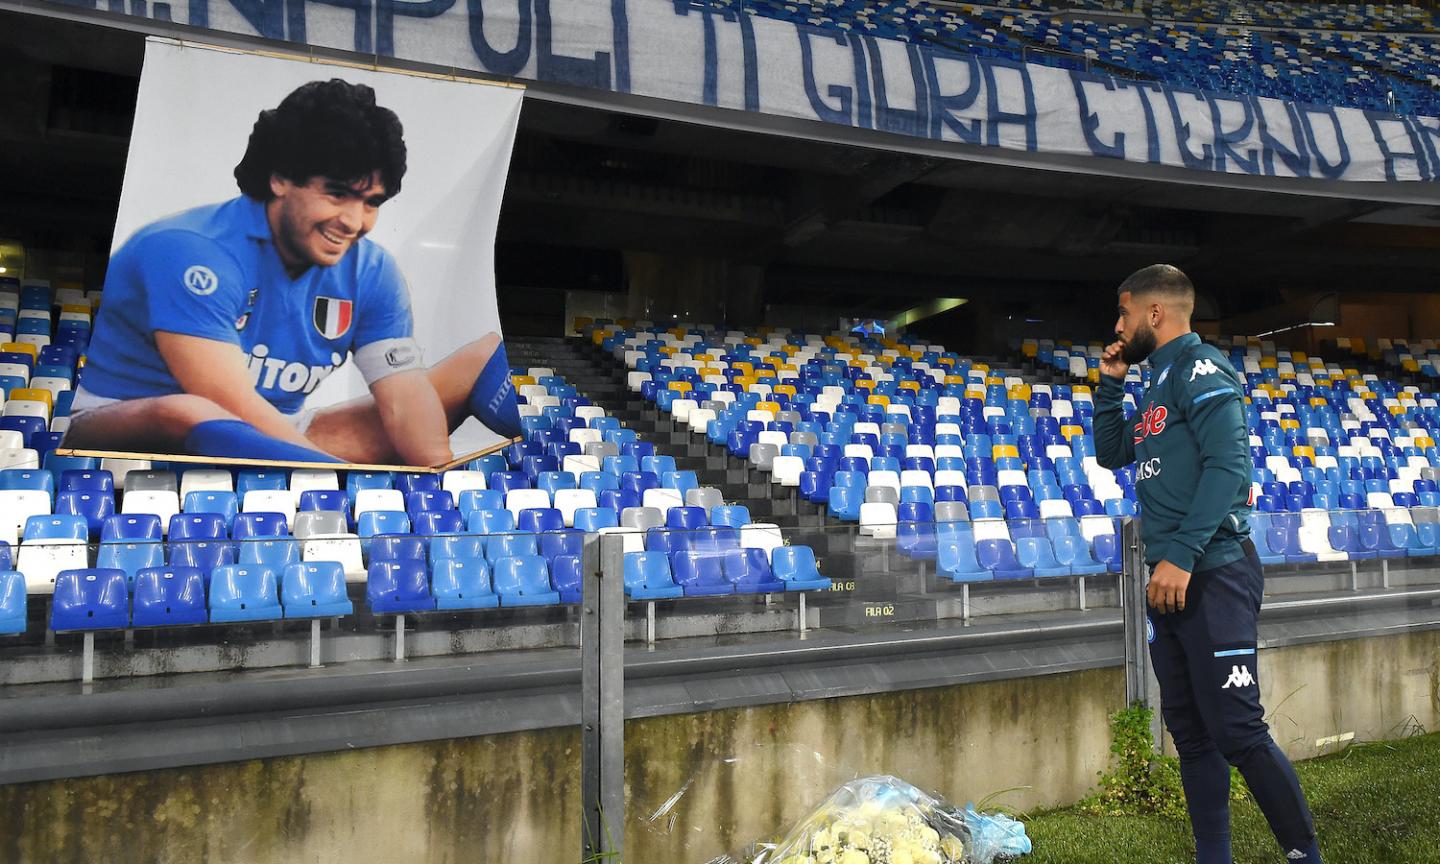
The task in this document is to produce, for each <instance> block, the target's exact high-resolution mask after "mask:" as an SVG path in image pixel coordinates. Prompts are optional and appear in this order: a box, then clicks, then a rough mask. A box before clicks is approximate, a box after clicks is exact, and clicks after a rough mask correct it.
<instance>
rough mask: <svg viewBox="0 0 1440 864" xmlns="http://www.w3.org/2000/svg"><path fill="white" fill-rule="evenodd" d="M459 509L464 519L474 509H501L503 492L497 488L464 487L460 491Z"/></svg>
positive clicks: (503, 504)
mask: <svg viewBox="0 0 1440 864" xmlns="http://www.w3.org/2000/svg"><path fill="white" fill-rule="evenodd" d="M459 509H460V512H461V513H463V514H465V518H466V519H469V518H470V514H471V513H474V512H475V511H476V510H503V509H505V493H504V492H501V491H500V490H499V489H466V490H465V491H464V492H461V493H460V502H459Z"/></svg>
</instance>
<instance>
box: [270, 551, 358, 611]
mask: <svg viewBox="0 0 1440 864" xmlns="http://www.w3.org/2000/svg"><path fill="white" fill-rule="evenodd" d="M280 601H281V603H282V604H283V605H284V607H285V617H286V618H330V617H333V616H339V615H349V614H350V613H351V612H353V611H355V606H354V604H352V603H351V602H350V598H349V597H348V596H347V595H346V593H345V568H344V567H342V566H341V565H340V562H338V561H309V562H306V563H304V564H291V565H290V566H289V567H286V568H285V576H284V578H283V579H282V580H281V584H280Z"/></svg>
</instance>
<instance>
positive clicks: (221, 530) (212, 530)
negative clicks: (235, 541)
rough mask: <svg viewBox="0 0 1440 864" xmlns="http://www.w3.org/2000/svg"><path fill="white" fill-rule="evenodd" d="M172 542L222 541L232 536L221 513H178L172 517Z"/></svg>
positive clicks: (170, 534) (170, 535)
mask: <svg viewBox="0 0 1440 864" xmlns="http://www.w3.org/2000/svg"><path fill="white" fill-rule="evenodd" d="M168 536H169V538H170V540H171V541H172V542H173V541H177V540H220V539H224V538H225V537H228V536H230V535H229V532H228V531H227V530H226V523H225V517H224V516H222V515H220V514H219V513H176V514H175V515H174V516H171V517H170V530H169V532H168Z"/></svg>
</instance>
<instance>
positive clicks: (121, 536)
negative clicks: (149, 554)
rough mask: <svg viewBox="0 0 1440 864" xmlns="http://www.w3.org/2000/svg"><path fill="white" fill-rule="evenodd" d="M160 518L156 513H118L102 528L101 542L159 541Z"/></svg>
mask: <svg viewBox="0 0 1440 864" xmlns="http://www.w3.org/2000/svg"><path fill="white" fill-rule="evenodd" d="M160 537H161V528H160V517H159V516H156V515H155V514H154V513H118V514H116V515H114V516H110V517H108V518H107V519H106V520H105V521H104V522H103V523H101V526H100V542H102V543H103V542H105V541H107V540H159V539H160Z"/></svg>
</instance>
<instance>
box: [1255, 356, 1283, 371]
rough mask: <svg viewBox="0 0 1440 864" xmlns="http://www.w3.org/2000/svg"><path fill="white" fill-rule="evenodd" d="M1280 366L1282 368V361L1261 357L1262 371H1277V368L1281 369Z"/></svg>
mask: <svg viewBox="0 0 1440 864" xmlns="http://www.w3.org/2000/svg"><path fill="white" fill-rule="evenodd" d="M1279 366H1280V361H1279V360H1276V359H1275V358H1274V357H1261V358H1260V368H1261V369H1277V368H1279Z"/></svg>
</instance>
